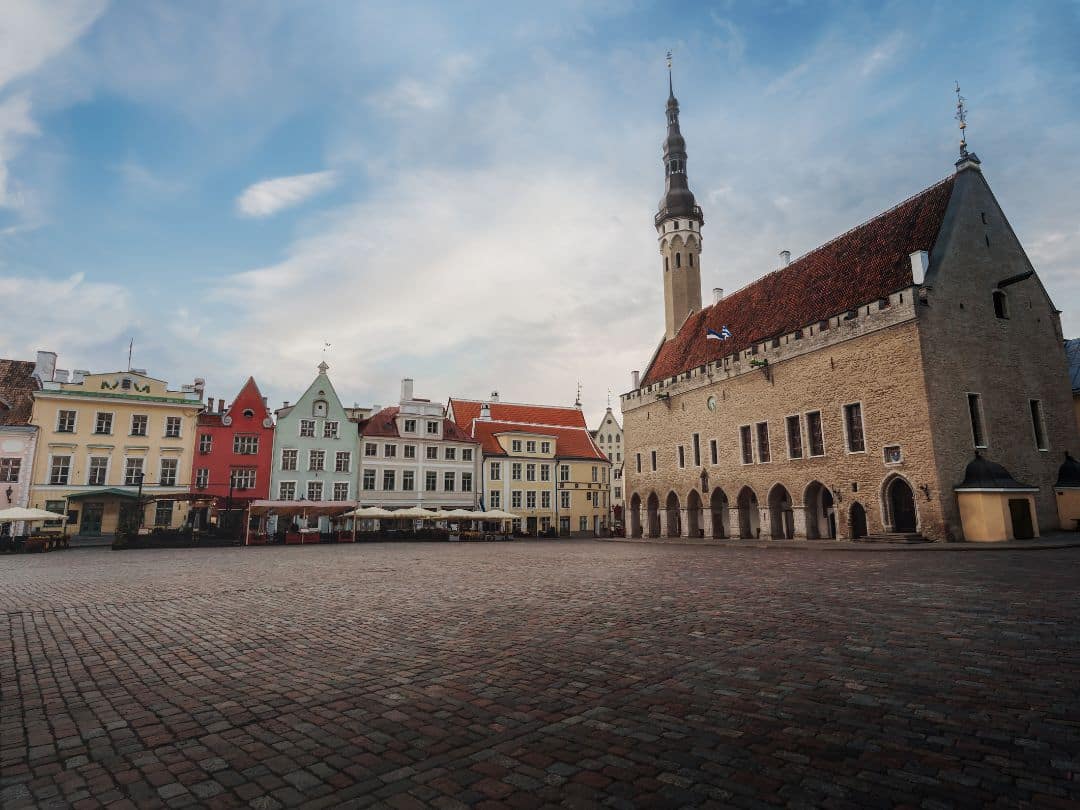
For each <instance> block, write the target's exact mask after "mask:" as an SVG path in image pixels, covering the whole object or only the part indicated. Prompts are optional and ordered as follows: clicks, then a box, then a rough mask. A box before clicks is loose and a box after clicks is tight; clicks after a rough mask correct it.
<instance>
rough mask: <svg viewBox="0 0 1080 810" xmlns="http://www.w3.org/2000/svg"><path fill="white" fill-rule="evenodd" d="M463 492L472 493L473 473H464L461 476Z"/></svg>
mask: <svg viewBox="0 0 1080 810" xmlns="http://www.w3.org/2000/svg"><path fill="white" fill-rule="evenodd" d="M461 491H462V492H472V473H471V472H463V473H462V474H461Z"/></svg>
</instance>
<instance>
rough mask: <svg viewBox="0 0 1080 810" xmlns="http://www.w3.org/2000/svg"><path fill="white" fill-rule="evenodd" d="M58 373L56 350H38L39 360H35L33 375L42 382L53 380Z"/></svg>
mask: <svg viewBox="0 0 1080 810" xmlns="http://www.w3.org/2000/svg"><path fill="white" fill-rule="evenodd" d="M55 373H56V352H43V351H38V353H37V360H36V361H35V362H34V372H33V376H35V377H37V378H38V379H39V380H41V382H52V381H53V375H54V374H55Z"/></svg>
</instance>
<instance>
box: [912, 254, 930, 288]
mask: <svg viewBox="0 0 1080 810" xmlns="http://www.w3.org/2000/svg"><path fill="white" fill-rule="evenodd" d="M909 258H910V259H911V280H912V281H913V282H914V283H915V284H922V283H923V282H924V281H926V269H927V268H928V267H929V266H930V254H929V253H927V252H926V251H925V250H916V251H915V252H914V253H912V254H911V255H910V256H909Z"/></svg>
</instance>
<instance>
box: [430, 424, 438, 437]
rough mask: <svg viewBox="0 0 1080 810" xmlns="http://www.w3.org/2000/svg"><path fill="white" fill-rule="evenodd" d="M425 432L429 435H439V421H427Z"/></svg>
mask: <svg viewBox="0 0 1080 810" xmlns="http://www.w3.org/2000/svg"><path fill="white" fill-rule="evenodd" d="M427 432H428V435H429V436H438V435H439V423H438V422H428V423H427Z"/></svg>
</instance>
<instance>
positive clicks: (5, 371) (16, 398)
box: [0, 360, 37, 425]
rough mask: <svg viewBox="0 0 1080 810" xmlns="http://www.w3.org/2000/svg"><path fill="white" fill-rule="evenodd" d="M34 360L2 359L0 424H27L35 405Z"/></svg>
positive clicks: (0, 369)
mask: <svg viewBox="0 0 1080 810" xmlns="http://www.w3.org/2000/svg"><path fill="white" fill-rule="evenodd" d="M34 366H35V364H34V362H33V361H30V360H0V425H27V424H29V423H30V412H31V411H32V410H33V407H34V397H33V393H34V391H35V390H36V389H37V383H36V382H35V381H34V377H33V374H34Z"/></svg>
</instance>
